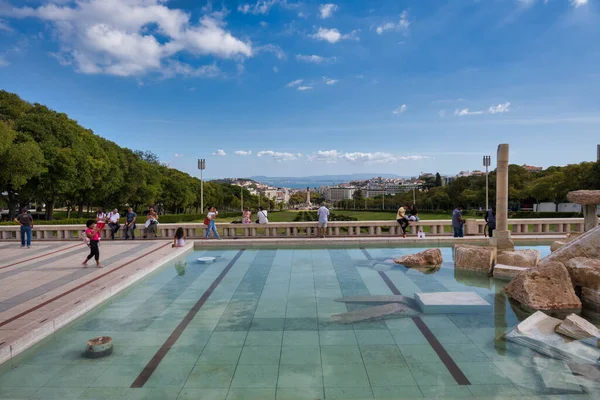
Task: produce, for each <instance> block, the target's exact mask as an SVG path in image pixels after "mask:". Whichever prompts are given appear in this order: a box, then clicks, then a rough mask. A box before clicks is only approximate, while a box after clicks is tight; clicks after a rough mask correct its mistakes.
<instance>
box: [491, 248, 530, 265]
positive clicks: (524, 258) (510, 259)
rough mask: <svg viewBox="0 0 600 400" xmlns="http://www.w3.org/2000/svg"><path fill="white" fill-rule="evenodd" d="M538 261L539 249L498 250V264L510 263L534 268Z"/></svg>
mask: <svg viewBox="0 0 600 400" xmlns="http://www.w3.org/2000/svg"><path fill="white" fill-rule="evenodd" d="M539 261H540V252H539V250H531V249H527V250H515V251H499V252H498V261H497V262H498V264H504V265H512V266H514V267H525V268H534V267H536V266H537V264H538V262H539Z"/></svg>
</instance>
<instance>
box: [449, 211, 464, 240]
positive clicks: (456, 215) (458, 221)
mask: <svg viewBox="0 0 600 400" xmlns="http://www.w3.org/2000/svg"><path fill="white" fill-rule="evenodd" d="M464 225H465V220H464V219H463V216H462V207H461V206H456V208H455V209H454V211H453V212H452V229H453V230H454V237H455V238H458V237H464V236H465V230H464Z"/></svg>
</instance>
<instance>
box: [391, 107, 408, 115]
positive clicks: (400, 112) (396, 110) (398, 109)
mask: <svg viewBox="0 0 600 400" xmlns="http://www.w3.org/2000/svg"><path fill="white" fill-rule="evenodd" d="M406 108H407V107H406V104H402V105H401V106H400V107H398V108H396V109H395V110H394V111H392V113H394V114H396V115H398V114H402V113H403V112H405V111H406Z"/></svg>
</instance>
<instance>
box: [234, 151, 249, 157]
mask: <svg viewBox="0 0 600 400" xmlns="http://www.w3.org/2000/svg"><path fill="white" fill-rule="evenodd" d="M233 154H235V155H238V156H249V155H251V154H252V152H251V151H250V150H238V151H234V152H233Z"/></svg>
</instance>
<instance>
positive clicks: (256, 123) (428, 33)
mask: <svg viewBox="0 0 600 400" xmlns="http://www.w3.org/2000/svg"><path fill="white" fill-rule="evenodd" d="M599 7H600V5H599V4H598V2H597V1H592V0H590V1H587V0H554V1H547V2H546V1H542V0H539V1H536V0H527V1H525V0H507V1H490V2H481V1H464V2H453V3H451V4H446V2H442V1H432V2H429V3H427V4H422V2H419V1H414V0H413V1H409V0H407V1H401V2H399V1H391V0H380V1H373V2H369V3H368V4H366V2H356V1H332V2H322V1H305V2H293V1H286V0H258V1H256V0H241V1H222V2H207V1H202V2H192V1H187V0H171V1H162V0H122V1H116V0H103V1H99V0H79V1H68V0H29V1H27V2H23V1H17V0H0V88H1V89H4V90H8V91H11V92H15V93H17V94H19V95H20V96H21V97H22V98H24V99H25V100H27V101H30V102H38V103H41V104H45V105H47V106H48V107H50V108H53V109H55V110H57V111H59V112H65V113H67V114H69V116H70V117H71V118H73V119H75V120H77V121H78V122H79V123H81V124H82V125H83V126H85V127H86V128H89V129H92V130H94V132H95V133H97V134H99V135H101V136H103V137H105V138H107V139H109V140H112V141H115V142H116V143H118V144H119V145H121V146H126V147H129V148H132V149H142V150H149V151H152V152H154V153H156V154H157V155H158V156H159V157H160V159H161V161H163V162H165V163H168V164H170V165H171V166H172V167H174V168H177V169H180V170H183V171H185V172H188V173H190V174H192V175H194V176H199V173H198V171H197V169H196V160H197V159H198V158H205V159H206V160H207V169H206V171H205V174H204V176H205V178H207V179H215V178H224V177H235V176H243V175H245V176H253V175H264V176H289V177H300V176H307V175H330V174H342V173H359V172H366V173H373V174H378V173H393V174H397V175H401V176H405V175H406V176H415V175H418V174H419V173H420V172H440V174H443V175H448V174H456V173H458V172H459V171H461V170H481V169H482V168H483V166H482V162H481V158H482V156H484V155H490V156H491V157H492V166H491V168H492V169H493V168H494V167H495V158H496V148H497V145H498V144H499V143H509V144H510V145H511V154H510V157H511V163H514V164H519V165H522V164H529V165H536V166H542V167H544V168H547V167H549V166H551V165H565V164H569V163H578V162H581V161H594V160H595V158H596V157H594V156H596V154H594V152H593V151H591V149H592V148H596V145H597V132H598V129H599V128H600V111H599V110H598V105H599V104H598V99H597V98H596V97H595V96H594V95H593V93H595V92H597V91H598V89H600V71H599V70H598V68H597V67H596V66H597V65H600V50H598V49H597V48H596V47H594V46H591V45H590V44H591V43H595V42H598V40H600V28H599V26H600V8H599ZM592 146H594V147H592ZM588 149H590V150H589V151H588Z"/></svg>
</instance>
